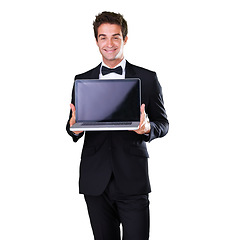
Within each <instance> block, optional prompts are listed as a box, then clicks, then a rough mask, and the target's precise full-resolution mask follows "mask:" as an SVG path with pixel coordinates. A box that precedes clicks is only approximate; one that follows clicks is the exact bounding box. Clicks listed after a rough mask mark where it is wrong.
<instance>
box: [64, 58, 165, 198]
mask: <svg viewBox="0 0 240 240" xmlns="http://www.w3.org/2000/svg"><path fill="white" fill-rule="evenodd" d="M100 67H101V64H100V65H98V66H97V67H96V68H94V69H92V70H90V71H88V72H85V73H83V74H80V75H77V76H76V77H75V80H76V79H98V78H99V72H100ZM126 78H140V79H141V91H142V93H141V94H142V103H145V111H146V113H147V114H148V117H149V120H150V125H151V132H150V134H147V135H139V134H137V133H135V132H133V131H92V132H91V131H89V132H85V139H84V145H83V149H82V154H81V164H80V180H79V192H80V193H83V194H87V195H93V196H97V195H100V194H102V193H103V191H104V190H105V188H106V186H107V184H108V182H109V180H110V178H111V176H112V174H113V175H114V179H115V182H116V189H117V190H118V193H119V194H124V195H136V194H146V193H149V192H150V191H151V189H150V183H149V176H148V157H149V155H148V151H147V148H146V142H150V141H152V140H153V139H155V138H158V137H163V136H165V135H166V134H167V132H168V120H167V115H166V112H165V109H164V106H163V97H162V91H161V86H160V84H159V82H158V79H157V75H156V73H155V72H152V71H149V70H147V69H144V68H140V67H137V66H134V65H132V64H130V63H129V62H127V63H126ZM74 99H75V96H74V89H73V92H72V103H73V104H75V103H74ZM71 116H72V112H71V111H70V116H69V120H70V118H71ZM69 120H68V123H67V127H66V128H67V132H68V134H69V135H70V136H71V137H72V139H73V141H74V142H77V141H78V139H79V138H81V137H82V136H83V135H84V133H81V134H79V135H78V136H76V135H75V134H74V133H73V132H71V131H70V129H69V128H70V126H69Z"/></svg>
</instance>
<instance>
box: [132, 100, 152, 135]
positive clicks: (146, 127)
mask: <svg viewBox="0 0 240 240" xmlns="http://www.w3.org/2000/svg"><path fill="white" fill-rule="evenodd" d="M150 129H151V126H150V122H149V120H148V118H147V115H146V113H145V104H142V106H141V117H140V124H139V128H138V129H137V130H135V131H134V132H136V133H137V134H148V133H150Z"/></svg>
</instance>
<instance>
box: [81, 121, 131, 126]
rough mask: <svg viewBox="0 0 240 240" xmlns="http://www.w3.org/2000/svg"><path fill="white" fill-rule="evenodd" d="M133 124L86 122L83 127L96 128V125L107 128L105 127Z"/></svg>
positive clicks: (129, 123)
mask: <svg viewBox="0 0 240 240" xmlns="http://www.w3.org/2000/svg"><path fill="white" fill-rule="evenodd" d="M131 124H132V122H86V123H83V124H82V126H94V125H101V126H105V125H113V126H115V125H131Z"/></svg>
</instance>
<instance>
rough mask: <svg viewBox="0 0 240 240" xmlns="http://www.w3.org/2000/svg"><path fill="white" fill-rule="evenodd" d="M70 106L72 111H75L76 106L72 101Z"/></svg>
mask: <svg viewBox="0 0 240 240" xmlns="http://www.w3.org/2000/svg"><path fill="white" fill-rule="evenodd" d="M70 108H71V110H72V111H73V112H75V111H76V108H75V106H74V105H73V104H72V103H71V104H70Z"/></svg>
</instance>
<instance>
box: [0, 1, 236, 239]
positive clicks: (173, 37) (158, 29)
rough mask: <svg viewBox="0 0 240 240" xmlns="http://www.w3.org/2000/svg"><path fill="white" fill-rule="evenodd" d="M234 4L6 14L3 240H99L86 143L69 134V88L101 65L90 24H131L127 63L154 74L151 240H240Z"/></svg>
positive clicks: (73, 7) (90, 5)
mask: <svg viewBox="0 0 240 240" xmlns="http://www.w3.org/2000/svg"><path fill="white" fill-rule="evenodd" d="M237 2H238V1H233V0H227V1H223V0H222V1H221V0H220V1H214V0H201V1H193V0H192V1H190V0H189V1H187V0H183V1H177V0H169V1H162V0H160V1H153V0H148V1H140V0H138V1H129V0H128V1H125V0H123V1H118V2H114V1H105V0H103V1H80V0H78V1H77V0H68V1H61V0H58V1H57V0H41V1H40V0H39V1H33V0H31V1H30V0H28V1H27V0H22V1H17V0H15V1H14V0H9V1H5V2H4V1H2V2H1V4H0V24H1V37H0V42H1V43H0V59H1V62H0V74H1V76H0V77H1V81H0V84H1V86H0V98H1V99H0V104H1V106H0V107H1V119H0V121H1V133H0V136H1V153H0V154H1V156H0V158H1V159H0V160H1V162H0V193H1V197H0V221H1V223H0V226H1V230H0V238H1V239H4V240H10V239H11V240H15V239H25V240H33V239H34V240H38V239H39V240H42V239H45V240H50V239H51V240H52V239H58V240H62V239H64V240H66V239H71V240H75V239H76V240H77V239H84V240H85V239H86V240H91V239H93V237H92V232H91V228H90V223H89V219H88V214H87V211H86V206H85V202H84V200H83V197H82V196H81V195H78V171H79V170H78V168H79V160H80V153H81V147H82V141H83V140H82V139H81V140H80V142H78V143H76V144H74V143H73V142H72V141H71V138H70V137H69V136H68V135H67V133H66V131H65V124H66V121H67V119H68V114H69V103H70V98H71V90H72V85H73V78H74V76H75V75H76V74H78V73H81V72H84V71H86V70H89V69H91V68H93V67H95V66H96V65H97V64H99V63H100V61H101V56H100V54H99V52H98V49H97V47H96V44H95V40H94V36H93V30H92V22H93V20H94V18H95V15H96V14H98V13H99V12H101V11H104V10H110V11H115V12H120V13H122V14H123V15H124V17H125V18H126V20H127V21H128V25H129V41H128V43H127V45H126V47H125V57H126V58H127V60H128V61H129V62H131V63H133V64H135V65H139V66H142V67H145V68H148V69H151V70H154V71H156V72H157V74H158V77H159V81H160V83H161V85H162V87H163V94H164V100H165V107H166V110H167V114H168V117H169V122H170V131H169V133H168V135H167V136H166V137H165V138H162V139H157V140H154V141H153V142H152V143H151V144H149V146H148V147H149V153H150V156H151V158H150V160H149V168H150V169H149V171H150V176H151V184H152V191H153V192H152V193H151V195H150V200H151V238H150V239H152V240H157V239H161V240H178V239H184V240H198V239H199V240H203V239H204V240H213V239H217V240H220V239H221V240H222V239H224V240H225V239H226V240H229V239H231V240H239V239H240V228H239V226H240V204H239V203H240V193H239V190H240V189H239V185H240V174H239V172H240V163H239V161H240V154H239V134H240V129H239V121H240V117H239V102H240V98H239V84H238V82H239V79H240V73H239V66H240V47H239V46H240V44H239V43H240V31H239V27H240V26H239V23H240V14H239V12H240V8H239V6H238V4H237Z"/></svg>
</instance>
